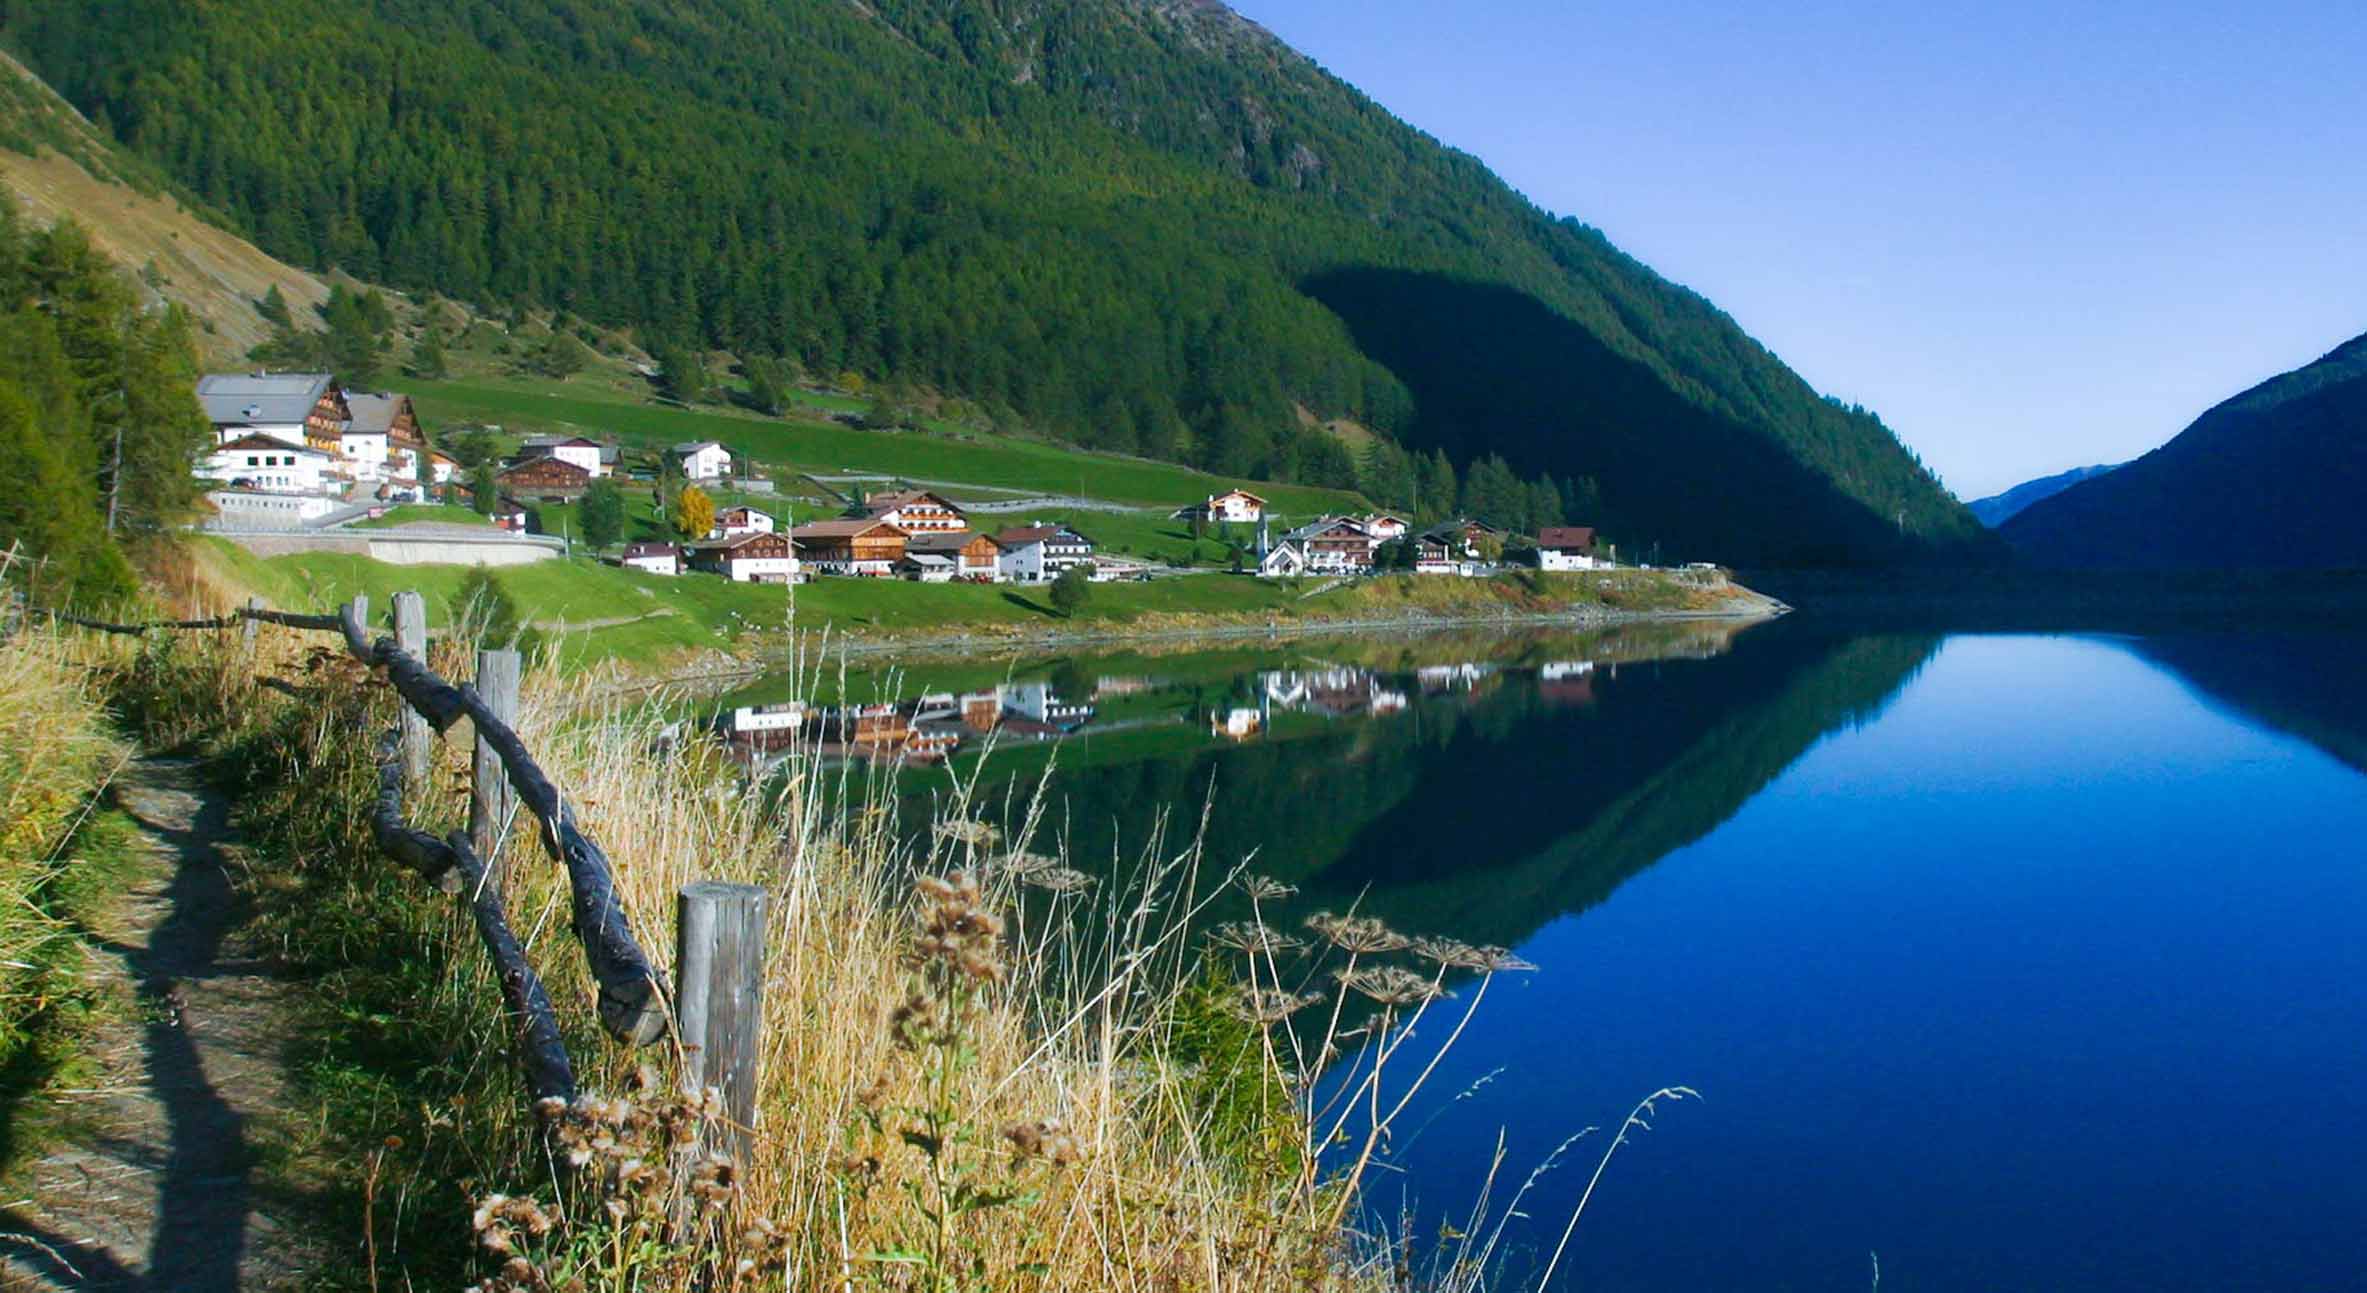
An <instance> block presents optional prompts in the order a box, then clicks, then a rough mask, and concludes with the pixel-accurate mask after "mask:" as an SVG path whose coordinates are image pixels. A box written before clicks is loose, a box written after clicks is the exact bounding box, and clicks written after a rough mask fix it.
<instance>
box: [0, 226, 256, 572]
mask: <svg viewBox="0 0 2367 1293" xmlns="http://www.w3.org/2000/svg"><path fill="white" fill-rule="evenodd" d="M196 384H197V356H196V350H195V347H194V346H193V345H192V343H191V339H190V335H189V326H188V322H187V320H186V319H185V318H184V317H183V316H182V315H181V313H180V312H179V311H178V310H171V309H165V310H150V309H145V308H143V307H142V305H141V302H140V300H139V296H138V294H137V292H135V291H134V289H133V286H132V284H131V282H130V281H129V280H128V279H126V278H125V277H124V276H123V274H122V273H121V272H120V271H119V270H117V269H116V268H115V266H114V264H113V263H112V262H111V261H109V260H107V258H106V257H104V256H102V255H100V254H99V253H98V252H96V251H94V250H93V249H92V247H91V245H90V242H89V240H88V239H87V238H85V237H84V236H83V234H82V233H81V231H80V230H78V229H76V228H75V227H74V226H72V225H70V224H65V225H59V226H58V227H56V228H54V229H49V230H40V231H36V230H29V229H26V228H25V227H24V224H23V221H22V219H21V218H20V217H19V215H18V213H17V210H16V204H15V203H14V202H13V201H9V200H6V199H5V198H0V553H6V554H8V556H7V558H6V559H7V560H9V561H11V562H22V563H25V566H24V567H23V568H24V569H28V570H30V572H31V573H30V575H29V576H28V577H27V578H26V583H27V584H28V585H29V586H30V587H31V588H32V589H33V590H34V592H35V593H36V595H37V596H39V597H40V598H41V599H42V600H44V601H51V602H60V603H70V604H75V605H83V606H91V607H104V606H108V605H111V604H113V603H116V602H119V601H121V600H123V599H125V598H127V597H129V596H131V595H132V592H133V588H134V580H133V576H132V570H131V565H130V563H129V562H128V561H127V560H126V559H125V551H126V549H127V548H128V547H130V546H132V545H134V544H136V543H138V542H140V541H141V540H142V539H143V538H145V537H147V536H150V535H153V534H155V533H157V532H158V531H159V530H161V529H162V528H163V527H165V526H167V525H170V524H172V523H174V522H177V521H181V520H184V519H186V517H187V516H188V515H189V513H190V511H191V509H192V508H193V507H194V506H195V504H196V500H197V493H198V482H197V481H195V480H194V479H193V478H192V477H191V476H190V473H189V464H190V461H191V460H192V459H193V458H195V457H196V456H197V455H198V454H199V453H201V452H203V451H204V449H205V447H206V446H207V444H209V443H210V442H211V440H212V438H213V437H212V426H211V424H210V423H208V422H207V421H206V419H205V414H204V412H203V411H202V410H200V409H199V408H198V405H197V396H196Z"/></svg>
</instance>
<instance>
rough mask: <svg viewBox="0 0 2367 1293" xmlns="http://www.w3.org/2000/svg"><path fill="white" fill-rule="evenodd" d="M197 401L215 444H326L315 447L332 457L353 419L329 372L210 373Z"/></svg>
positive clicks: (199, 381) (200, 385)
mask: <svg viewBox="0 0 2367 1293" xmlns="http://www.w3.org/2000/svg"><path fill="white" fill-rule="evenodd" d="M197 402H198V404H199V405H201V406H202V407H203V408H204V409H205V415H206V418H207V419H208V420H210V421H211V422H212V423H213V424H214V441H215V443H217V444H227V443H229V442H230V441H232V440H237V439H241V438H243V437H245V436H248V435H267V436H270V437H271V438H273V439H275V440H278V441H280V442H282V443H284V444H292V445H303V444H305V443H306V442H307V441H308V440H327V441H330V442H331V443H328V444H323V445H316V446H315V447H316V448H320V449H322V450H323V451H324V452H330V451H334V450H335V448H336V446H335V444H334V441H335V439H336V437H337V435H338V432H339V431H340V430H341V429H342V428H343V427H344V425H345V424H346V423H347V422H348V421H350V420H351V419H352V413H351V411H350V410H349V409H348V408H347V406H346V402H345V392H344V391H343V390H342V389H341V388H339V387H338V385H337V379H336V377H334V376H333V375H331V374H329V373H273V372H261V371H258V372H252V373H208V374H206V375H205V376H203V377H200V378H198V379H197Z"/></svg>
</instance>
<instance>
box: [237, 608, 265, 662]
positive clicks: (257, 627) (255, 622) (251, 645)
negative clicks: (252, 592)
mask: <svg viewBox="0 0 2367 1293" xmlns="http://www.w3.org/2000/svg"><path fill="white" fill-rule="evenodd" d="M262 609H263V599H262V598H260V597H249V598H248V599H247V618H246V623H244V624H241V625H239V626H238V631H239V633H240V635H241V636H242V637H243V638H244V641H243V642H242V643H241V644H240V645H242V646H244V647H245V648H246V652H247V654H248V655H253V654H255V635H256V634H257V633H259V632H261V631H262V629H263V621H261V620H259V619H256V618H255V612H257V611H259V610H262Z"/></svg>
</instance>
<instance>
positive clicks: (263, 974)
mask: <svg viewBox="0 0 2367 1293" xmlns="http://www.w3.org/2000/svg"><path fill="white" fill-rule="evenodd" d="M116 795H117V799H118V802H119V803H120V804H121V805H122V807H123V808H124V810H125V811H126V812H128V813H129V814H131V816H132V817H134V818H135V819H137V820H138V821H139V822H140V824H141V826H142V828H143V834H144V836H145V837H146V843H147V847H148V848H149V849H150V850H151V851H152V854H153V857H152V863H151V865H148V866H146V867H144V868H143V869H142V870H141V872H140V875H139V878H138V879H137V880H136V881H135V882H134V883H133V885H132V887H131V888H130V890H129V891H128V892H127V893H126V894H125V895H124V898H123V902H122V905H121V907H120V908H119V909H118V910H117V912H116V913H115V917H114V922H113V924H112V925H111V926H110V927H109V928H105V929H98V930H93V931H91V934H92V936H93V941H94V942H96V943H97V944H98V945H99V946H100V947H101V948H102V949H103V955H101V956H99V957H96V958H93V969H92V972H93V973H94V974H98V975H104V976H106V977H108V978H111V979H116V980H119V981H120V983H121V984H122V985H123V986H124V987H125V988H126V989H127V990H128V991H130V992H132V993H135V994H136V995H137V997H138V1000H139V1002H140V1009H139V1011H138V1012H136V1015H135V1016H133V1017H128V1018H120V1019H117V1020H114V1021H112V1022H110V1023H109V1024H107V1025H106V1026H105V1027H104V1028H103V1029H102V1031H101V1032H100V1034H99V1036H98V1037H97V1039H96V1042H95V1045H94V1047H93V1051H94V1053H95V1054H96V1055H97V1056H98V1059H99V1062H100V1065H101V1066H102V1076H101V1077H100V1078H99V1079H98V1080H97V1082H96V1083H95V1084H93V1085H92V1086H90V1087H87V1088H83V1089H80V1090H77V1091H68V1092H60V1093H58V1095H57V1097H56V1098H57V1099H59V1100H61V1101H67V1102H71V1107H70V1108H67V1109H64V1110H61V1111H60V1112H61V1113H62V1114H63V1115H64V1116H65V1117H67V1118H69V1119H70V1120H71V1128H72V1130H71V1132H70V1134H69V1135H68V1136H67V1141H68V1143H66V1144H64V1145H61V1146H60V1147H59V1148H58V1149H56V1150H54V1151H52V1152H51V1153H50V1154H49V1155H48V1156H47V1157H45V1158H43V1159H42V1160H41V1161H40V1162H38V1163H36V1164H34V1165H33V1166H32V1168H31V1169H30V1171H29V1173H28V1175H29V1177H30V1180H31V1182H32V1188H31V1191H30V1193H29V1194H27V1192H26V1191H25V1190H23V1189H21V1188H20V1189H18V1190H17V1191H15V1193H16V1194H20V1195H26V1197H23V1198H11V1199H8V1200H6V1201H5V1208H4V1209H0V1288H5V1289H7V1290H10V1291H11V1293H14V1291H15V1290H48V1289H108V1290H114V1289H139V1290H153V1291H155V1293H163V1291H164V1290H168V1289H169V1290H188V1291H190V1293H212V1291H214V1290H234V1289H268V1288H274V1287H280V1286H284V1285H292V1284H295V1283H297V1282H299V1280H300V1279H301V1278H302V1276H301V1274H300V1272H303V1271H305V1270H315V1271H317V1270H319V1269H320V1268H321V1262H320V1255H319V1253H318V1252H317V1251H316V1250H314V1249H313V1248H312V1247H311V1246H310V1245H309V1244H308V1243H307V1242H306V1241H305V1239H304V1237H302V1236H300V1235H298V1234H297V1233H295V1231H294V1230H293V1229H291V1228H290V1227H289V1226H287V1225H284V1224H282V1223H281V1222H280V1221H278V1220H275V1219H274V1218H273V1217H271V1216H270V1215H268V1214H267V1213H266V1212H265V1211H264V1210H263V1206H262V1203H261V1201H260V1200H259V1199H258V1197H257V1195H258V1191H257V1182H256V1168H255V1150H256V1145H257V1144H258V1139H257V1134H256V1133H257V1129H258V1126H259V1124H260V1123H261V1122H262V1120H265V1119H268V1118H270V1117H272V1116H274V1112H275V1111H276V1110H278V1109H280V1108H283V1107H284V1106H282V1105H281V1103H280V1095H281V1091H282V1087H283V1085H284V1081H283V1074H282V1068H281V1064H282V1055H281V1050H282V1047H283V1045H284V1042H285V1036H284V1033H283V1032H282V1031H281V1027H280V1023H281V1021H282V1020H284V1019H285V1018H286V1017H287V1011H286V1010H285V1009H284V1006H285V1004H286V999H287V998H288V996H289V995H290V994H291V993H292V992H294V991H296V989H295V988H293V987H291V986H290V985H288V984H286V983H282V982H280V981H278V980H275V979H273V978H272V977H270V973H269V967H268V966H267V965H264V964H262V963H260V962H258V961H256V960H253V959H249V955H248V953H249V949H248V948H247V947H246V946H245V945H244V942H243V940H242V939H241V937H240V928H241V926H242V925H243V924H244V922H245V919H246V915H247V913H246V911H245V908H244V905H243V904H242V903H241V902H240V900H239V898H238V896H237V893H236V891H235V889H234V887H233V885H232V882H231V876H230V872H229V871H228V870H227V869H226V867H225V864H224V859H223V857H222V855H221V853H220V851H219V849H218V848H217V846H218V845H219V844H220V843H221V842H222V841H223V840H224V839H225V838H226V836H227V835H228V833H229V825H228V820H227V818H228V811H227V806H226V804H225V803H224V801H223V800H222V799H221V798H220V797H219V796H218V795H216V794H215V793H214V792H213V791H212V790H210V789H209V788H208V787H206V785H205V784H204V781H203V780H202V778H201V776H200V774H199V771H198V769H197V768H196V767H195V766H194V765H193V764H191V763H189V762H187V761H183V760H175V759H154V758H152V759H143V760H141V761H140V762H138V763H137V764H135V765H134V767H133V769H132V770H130V772H129V774H128V776H126V777H125V778H124V779H122V780H119V781H118V783H117V786H116Z"/></svg>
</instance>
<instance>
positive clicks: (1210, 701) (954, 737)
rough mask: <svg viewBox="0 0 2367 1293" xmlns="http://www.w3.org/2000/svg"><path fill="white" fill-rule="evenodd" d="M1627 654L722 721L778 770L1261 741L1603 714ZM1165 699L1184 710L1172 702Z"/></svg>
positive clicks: (949, 697)
mask: <svg viewBox="0 0 2367 1293" xmlns="http://www.w3.org/2000/svg"><path fill="white" fill-rule="evenodd" d="M1669 645H1670V644H1663V647H1662V649H1661V650H1657V651H1654V652H1652V653H1651V654H1650V655H1649V656H1648V657H1646V658H1648V659H1670V658H1680V657H1689V658H1705V657H1708V656H1711V655H1716V654H1720V653H1722V652H1723V651H1724V649H1725V648H1726V646H1727V640H1726V635H1724V634H1718V635H1707V636H1705V637H1703V638H1699V639H1693V640H1691V641H1688V642H1685V643H1683V644H1678V645H1675V648H1674V649H1668V648H1669ZM1614 656H1615V658H1609V659H1599V660H1598V659H1590V658H1572V659H1564V660H1553V661H1549V662H1546V663H1542V664H1538V663H1520V664H1508V663H1500V662H1496V661H1489V660H1466V661H1461V662H1457V663H1452V664H1432V665H1422V666H1415V667H1410V668H1401V669H1380V668H1371V667H1366V666H1362V665H1352V664H1336V663H1327V662H1320V661H1309V662H1307V663H1305V664H1303V665H1299V666H1296V667H1284V668H1272V669H1264V670H1255V671H1250V672H1245V673H1243V674H1240V675H1236V676H1235V677H1233V678H1231V679H1228V680H1224V681H1222V682H1220V683H1217V684H1215V685H1212V684H1211V683H1210V681H1209V680H1208V679H1205V678H1201V679H1180V678H1168V677H1159V676H1155V675H1147V674H1135V673H1128V674H1109V675H1104V676H1101V677H1097V678H1086V677H1082V676H1076V675H1073V674H1072V675H1069V676H1066V677H1063V676H1062V675H1061V674H1059V673H1056V674H1055V675H1054V678H1055V679H1059V681H1054V680H1052V679H1033V680H1024V681H1012V682H1006V683H1001V684H997V685H994V686H989V687H984V688H980V689H977V690H973V691H962V692H956V691H932V692H924V693H922V694H920V695H918V696H916V697H914V698H912V699H909V700H901V701H894V702H886V701H882V702H875V703H870V704H845V705H812V704H807V703H805V702H801V701H789V702H784V703H779V704H768V705H745V706H739V707H736V708H733V709H730V710H728V711H726V712H724V713H722V714H720V715H719V716H718V718H717V726H718V727H719V728H721V729H722V730H723V733H724V735H725V736H726V737H727V739H728V740H729V742H730V744H731V746H732V748H733V749H734V750H735V751H736V752H737V753H738V754H739V756H740V757H741V758H742V759H743V760H744V761H746V762H747V763H749V764H750V765H752V766H755V765H763V764H767V763H771V762H773V761H775V760H777V759H778V758H779V757H781V756H782V755H783V754H785V753H786V752H788V751H789V750H791V749H792V748H795V749H800V750H808V751H811V752H814V753H817V754H819V755H820V756H821V757H823V758H825V759H857V760H863V761H866V762H900V763H905V764H931V763H939V762H942V761H944V760H946V759H948V758H951V757H952V756H954V755H955V754H957V753H960V752H962V751H965V750H977V749H983V748H986V747H987V746H988V745H990V744H991V745H993V746H997V747H1006V748H1007V747H1011V746H1014V745H1020V744H1033V743H1038V742H1045V741H1058V740H1063V739H1066V738H1069V737H1072V736H1083V735H1101V734H1108V733H1114V732H1120V731H1128V730H1140V729H1145V728H1165V729H1176V728H1181V727H1190V728H1196V729H1199V730H1204V731H1205V732H1206V733H1207V734H1208V736H1209V738H1210V739H1211V740H1213V741H1218V742H1247V741H1255V740H1258V739H1260V738H1262V737H1265V736H1266V735H1268V734H1269V733H1271V732H1272V731H1273V730H1274V728H1275V725H1276V723H1277V721H1278V720H1281V719H1283V718H1285V717H1286V716H1290V715H1303V716H1306V717H1307V718H1309V719H1313V720H1333V721H1345V720H1379V719H1388V718H1391V717H1394V716H1396V715H1400V714H1403V713H1405V712H1406V711H1407V709H1408V708H1409V707H1410V705H1411V704H1412V703H1413V702H1414V700H1415V699H1417V698H1420V699H1446V698H1452V697H1456V696H1475V695H1478V694H1481V693H1484V692H1487V691H1489V690H1491V689H1493V688H1495V687H1498V686H1502V685H1506V684H1507V683H1512V684H1516V685H1528V686H1533V687H1534V688H1535V691H1536V695H1537V697H1538V699H1539V700H1540V701H1542V702H1543V703H1545V704H1547V705H1550V706H1556V707H1571V706H1586V705H1592V704H1593V703H1594V701H1595V688H1596V686H1597V685H1598V682H1600V681H1601V680H1604V679H1611V678H1616V677H1617V674H1618V670H1619V667H1620V664H1621V658H1624V659H1625V660H1626V661H1627V662H1628V663H1631V664H1632V663H1636V662H1637V660H1636V656H1635V655H1634V654H1633V653H1632V652H1631V653H1614ZM1162 697H1173V698H1174V700H1175V702H1176V703H1170V704H1166V705H1161V704H1159V703H1158V701H1159V700H1160V699H1161V698H1162Z"/></svg>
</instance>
